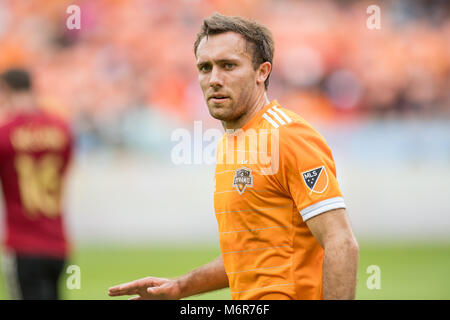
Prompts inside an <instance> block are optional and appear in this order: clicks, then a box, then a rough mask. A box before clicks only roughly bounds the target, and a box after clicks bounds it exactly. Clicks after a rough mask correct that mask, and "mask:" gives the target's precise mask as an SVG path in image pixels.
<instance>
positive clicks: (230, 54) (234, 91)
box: [197, 32, 257, 122]
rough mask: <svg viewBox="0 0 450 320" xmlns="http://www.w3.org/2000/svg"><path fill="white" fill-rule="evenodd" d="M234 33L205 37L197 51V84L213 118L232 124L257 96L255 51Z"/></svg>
mask: <svg viewBox="0 0 450 320" xmlns="http://www.w3.org/2000/svg"><path fill="white" fill-rule="evenodd" d="M247 47H248V48H247V49H246V41H245V39H244V38H243V37H242V36H241V35H240V34H237V33H235V32H226V33H221V34H218V35H213V36H209V37H204V38H203V39H202V40H201V41H200V43H199V45H198V47H197V69H198V81H199V83H200V87H201V88H202V91H203V95H204V96H205V99H206V103H207V105H208V109H209V113H210V114H211V116H212V117H214V118H215V119H218V120H222V121H225V122H233V121H236V120H237V119H239V118H240V117H242V116H243V115H244V114H245V113H246V112H247V110H248V108H249V107H251V106H252V104H254V103H255V101H254V100H255V99H256V96H257V82H256V71H255V70H254V69H253V65H252V48H251V46H250V45H248V46H247Z"/></svg>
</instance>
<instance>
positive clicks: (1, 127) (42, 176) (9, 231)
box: [0, 111, 72, 257]
mask: <svg viewBox="0 0 450 320" xmlns="http://www.w3.org/2000/svg"><path fill="white" fill-rule="evenodd" d="M71 153H72V136H71V133H70V130H69V127H68V125H67V124H66V123H65V121H63V120H62V119H60V118H56V117H54V116H51V115H49V114H46V113H44V112H42V111H35V112H32V113H29V112H27V113H19V114H15V115H13V116H11V117H9V118H8V120H6V121H5V120H3V121H2V123H0V180H1V183H2V190H3V195H4V206H5V211H6V224H5V239H4V243H5V246H6V248H7V249H11V250H13V251H15V252H17V253H22V254H37V255H49V256H56V257H64V256H66V254H67V251H68V244H67V240H66V235H65V231H64V223H63V213H62V203H61V202H62V191H63V187H64V177H65V173H66V170H67V167H68V164H69V160H70V157H71Z"/></svg>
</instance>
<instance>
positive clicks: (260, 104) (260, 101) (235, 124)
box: [222, 92, 270, 130]
mask: <svg viewBox="0 0 450 320" xmlns="http://www.w3.org/2000/svg"><path fill="white" fill-rule="evenodd" d="M269 103H270V101H269V99H268V98H267V92H264V93H263V94H262V95H260V96H259V98H257V100H256V102H255V103H254V104H252V105H251V106H249V108H248V111H247V112H246V113H245V114H244V115H243V116H242V117H240V118H239V119H237V120H236V121H232V122H225V121H222V126H223V128H224V129H225V130H236V129H240V128H242V127H243V126H244V125H245V124H246V123H247V122H248V121H250V119H251V118H253V116H254V115H255V114H257V113H258V111H259V110H261V109H262V108H264V106H266V105H267V104H269Z"/></svg>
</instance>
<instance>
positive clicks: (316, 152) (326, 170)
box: [278, 122, 346, 221]
mask: <svg viewBox="0 0 450 320" xmlns="http://www.w3.org/2000/svg"><path fill="white" fill-rule="evenodd" d="M279 139H280V141H279V142H280V149H279V152H280V170H279V172H278V175H279V181H280V182H281V184H282V185H283V187H284V188H285V189H286V190H287V191H288V192H289V193H290V195H291V197H292V199H293V200H294V202H295V205H296V206H297V208H298V210H299V212H300V214H301V216H302V218H303V221H306V220H308V219H311V218H312V217H315V216H317V215H319V214H321V213H324V212H327V211H330V210H333V209H339V208H345V207H346V206H345V203H344V199H343V197H342V193H341V191H340V188H339V185H338V182H337V178H336V167H335V164H334V160H333V156H332V153H331V150H330V148H329V147H328V145H327V143H326V141H325V139H324V138H323V137H322V136H321V135H320V134H319V133H318V132H317V131H315V130H314V129H313V128H312V127H310V126H309V125H308V124H305V123H298V122H295V123H291V124H289V125H288V126H286V127H285V128H283V131H282V132H280V137H279Z"/></svg>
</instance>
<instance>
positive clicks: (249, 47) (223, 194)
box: [109, 14, 358, 300]
mask: <svg viewBox="0 0 450 320" xmlns="http://www.w3.org/2000/svg"><path fill="white" fill-rule="evenodd" d="M194 49H195V55H196V58H197V69H198V74H199V77H198V79H199V83H200V86H201V88H202V90H203V94H204V97H205V99H206V103H207V105H208V109H209V112H210V114H211V116H212V117H213V118H215V119H218V120H220V121H222V124H223V126H224V128H225V129H226V133H225V135H224V137H223V139H222V142H221V143H219V145H218V148H217V152H218V155H217V166H216V173H215V180H216V190H215V193H214V207H215V211H216V218H217V221H218V224H219V237H220V247H221V251H222V255H221V257H219V258H218V259H217V260H215V261H214V262H212V263H210V264H207V265H205V266H203V267H200V268H198V269H196V270H194V271H192V272H190V273H188V274H187V275H185V276H182V277H180V278H178V279H163V278H154V277H148V278H143V279H140V280H136V281H133V282H130V283H127V284H123V285H119V286H116V287H113V288H110V291H109V294H110V295H112V296H118V295H124V294H138V295H139V296H138V297H135V299H179V298H183V297H187V296H191V295H194V294H198V293H203V292H208V291H212V290H217V289H221V288H225V287H227V286H229V287H230V289H231V295H232V298H233V299H244V300H255V299H291V300H294V299H323V298H324V299H354V298H355V289H356V272H357V264H358V244H357V242H356V240H355V237H354V235H353V232H352V228H351V226H350V222H349V219H348V216H347V212H346V206H345V203H344V200H343V197H342V194H341V191H340V188H339V186H338V183H337V179H336V168H335V165H334V160H333V157H332V154H331V150H330V148H329V147H328V145H327V143H326V142H325V140H324V138H323V137H322V136H321V135H320V134H319V133H318V132H317V131H315V130H314V129H313V128H312V127H311V126H310V125H309V124H308V123H307V122H306V121H305V120H303V119H302V118H301V117H300V116H298V115H297V114H295V113H294V112H292V111H289V110H287V109H284V108H282V107H281V106H280V105H279V104H278V102H277V101H276V100H273V101H269V100H268V98H267V91H266V90H267V86H268V78H269V75H270V73H271V70H272V59H273V39H272V35H271V32H270V31H269V30H268V29H267V28H266V27H264V26H262V25H260V24H257V23H255V22H252V21H248V20H245V19H242V18H240V17H226V16H222V15H220V14H215V15H213V16H212V17H209V18H207V19H206V20H205V21H204V22H203V27H202V30H201V32H200V33H199V34H198V36H197V41H196V42H195V46H194ZM249 132H253V133H249ZM268 132H273V134H276V135H278V137H279V139H278V140H274V141H275V142H276V143H277V144H278V148H277V149H275V150H277V151H275V152H274V153H272V154H271V157H272V164H271V168H270V170H269V171H267V170H266V169H267V168H266V167H264V165H263V164H262V163H259V162H258V161H254V160H255V158H254V155H255V154H260V153H262V152H263V151H262V149H261V148H262V147H263V146H262V145H261V144H259V145H258V147H257V148H258V149H256V150H255V149H253V148H251V146H252V144H251V142H248V143H245V144H242V145H241V146H240V147H236V144H235V143H234V141H235V140H237V139H239V138H244V139H245V138H246V136H247V135H248V136H249V137H250V138H251V135H252V134H253V135H255V136H254V138H256V139H257V140H258V141H260V143H261V141H264V139H262V140H261V138H264V137H263V136H262V135H264V134H265V135H267V133H268ZM230 141H231V142H232V146H233V147H232V148H227V147H226V146H229V142H230ZM250 141H251V140H250ZM271 141H272V140H271ZM272 143H274V142H272ZM238 146H239V145H238ZM255 146H256V145H254V147H255ZM266 150H267V149H266ZM258 157H259V156H258ZM228 159H231V161H230V162H229V161H228ZM236 159H241V160H239V161H238V160H236ZM258 159H259V158H258Z"/></svg>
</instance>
